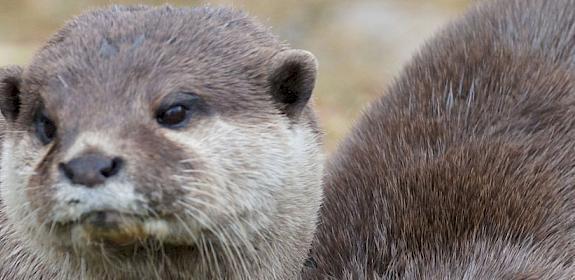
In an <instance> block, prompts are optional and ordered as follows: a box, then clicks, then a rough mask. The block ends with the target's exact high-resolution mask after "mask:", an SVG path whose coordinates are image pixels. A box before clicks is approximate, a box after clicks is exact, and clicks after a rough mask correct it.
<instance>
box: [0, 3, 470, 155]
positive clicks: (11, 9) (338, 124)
mask: <svg viewBox="0 0 575 280" xmlns="http://www.w3.org/2000/svg"><path fill="white" fill-rule="evenodd" d="M163 2H165V1H153V0H150V1H146V0H139V1H131V0H129V1H125V0H119V1H113V2H112V1H109V0H108V1H103V0H0V66H3V65H7V64H25V63H26V62H27V61H29V59H30V57H31V56H32V54H33V52H34V51H35V50H36V48H38V46H39V45H40V44H41V43H42V42H43V41H44V40H46V38H48V36H49V35H50V34H52V33H53V32H54V31H55V30H57V29H58V27H59V26H61V25H62V24H63V22H64V21H65V20H66V19H68V18H70V17H71V16H73V15H75V14H78V13H80V12H82V11H84V10H87V9H91V8H94V7H98V6H104V5H109V4H111V3H123V4H128V3H145V4H161V3H163ZM170 2H171V3H173V4H175V5H200V4H205V3H204V2H203V1H170ZM469 2H470V1H469V0H372V1H368V0H362V1H346V0H308V1H301V0H299V1H298V0H283V1H255V0H253V1H231V0H217V1H210V3H211V4H213V5H228V6H234V7H238V8H242V9H245V10H247V11H248V12H249V13H250V14H252V15H254V16H256V17H257V18H258V19H259V20H260V21H263V22H264V23H265V24H267V25H270V26H272V28H273V30H274V31H275V32H276V33H277V34H279V35H280V37H281V38H282V39H283V40H285V41H287V42H289V43H290V44H291V45H292V46H293V47H295V48H302V49H307V50H310V51H311V52H313V53H314V54H315V55H316V56H317V57H318V60H319V62H320V72H319V79H318V82H317V87H316V91H315V104H316V108H317V110H318V113H319V115H320V118H321V123H322V126H323V128H324V130H325V132H326V149H327V151H331V150H333V148H334V147H335V145H336V143H337V142H338V141H339V140H340V139H341V137H342V136H343V135H344V134H345V133H346V132H347V130H348V129H349V127H350V126H351V125H352V123H353V120H355V119H357V117H358V114H359V113H360V111H361V108H363V107H364V106H365V105H366V103H368V102H369V101H370V100H372V99H374V98H375V97H377V96H378V95H380V94H383V93H384V90H385V87H386V86H387V85H388V84H389V83H390V82H391V81H392V79H393V77H394V76H396V75H397V73H398V72H399V70H400V69H401V66H402V65H403V64H404V63H405V62H406V61H407V60H408V59H409V58H410V56H411V55H412V54H413V53H414V52H415V51H416V50H417V47H418V46H419V45H421V43H422V42H424V41H425V39H426V38H428V37H430V36H431V35H432V34H433V32H435V31H436V30H437V29H438V28H440V27H441V26H442V25H443V24H445V23H446V22H448V21H449V20H451V19H453V18H455V17H457V15H458V14H460V13H461V12H462V11H463V10H464V9H465V8H466V7H467V6H468V4H469Z"/></svg>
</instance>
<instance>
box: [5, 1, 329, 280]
mask: <svg viewBox="0 0 575 280" xmlns="http://www.w3.org/2000/svg"><path fill="white" fill-rule="evenodd" d="M315 71H316V64H315V59H314V58H313V56H311V55H310V54H309V53H307V52H304V51H298V50H289V49H287V48H286V47H285V46H283V45H281V44H280V43H278V42H277V39H276V38H275V37H274V36H272V35H270V34H269V33H268V31H267V30H266V29H264V28H262V27H260V26H259V25H257V24H255V23H254V22H252V21H251V20H250V19H249V18H246V16H245V15H244V14H241V13H238V12H235V11H230V10H226V9H208V8H203V9H172V8H170V7H163V8H146V7H137V8H127V7H114V8H111V9H108V10H102V11H95V12H91V13H89V14H86V15H84V16H81V17H79V18H77V19H76V20H75V21H73V22H71V23H69V24H68V25H66V26H65V27H64V28H63V29H62V31H60V32H59V33H58V34H57V35H56V36H55V37H54V38H53V39H52V40H51V41H50V42H49V43H48V44H47V45H46V46H45V47H44V48H43V49H42V50H41V51H40V52H39V53H38V54H37V55H36V57H35V58H34V60H33V62H32V63H31V65H30V66H28V67H27V68H26V69H22V68H19V67H12V68H6V69H4V70H3V71H2V72H0V94H1V96H2V98H1V100H0V109H1V110H2V113H3V115H4V117H5V119H6V122H7V127H8V129H7V130H6V132H5V136H4V143H3V151H2V152H3V153H2V165H1V175H2V185H1V187H2V200H3V203H4V204H5V205H4V206H3V207H4V208H5V210H4V211H5V212H6V215H7V218H8V220H9V222H10V224H11V226H12V227H14V232H15V235H17V238H19V239H20V240H21V241H22V242H23V243H24V244H28V243H30V245H29V247H30V248H29V249H30V251H31V252H32V253H31V254H33V255H35V256H36V257H38V258H39V259H41V260H44V259H45V260H46V262H48V260H50V261H52V262H55V263H54V265H55V266H56V267H59V268H60V269H62V267H67V268H66V269H67V272H66V273H67V274H66V275H80V274H82V273H84V274H86V273H87V274H88V275H92V276H93V277H127V276H126V275H128V276H130V277H136V276H137V277H149V276H150V275H152V274H153V273H158V272H161V273H168V274H170V273H171V274H172V275H176V276H177V275H180V276H181V275H186V276H190V275H195V276H199V277H202V276H211V277H214V276H219V277H237V278H244V277H260V276H261V277H263V276H268V277H278V278H279V277H287V276H290V275H293V274H294V273H297V270H298V268H299V263H300V262H301V261H302V259H303V258H304V256H305V254H306V251H307V246H308V244H309V242H310V241H311V237H312V234H313V230H314V228H315V226H314V225H315V222H316V215H317V214H316V213H317V210H318V206H319V201H320V197H321V179H320V178H321V172H322V170H321V157H320V152H319V143H318V142H319V140H318V135H317V134H318V133H317V129H316V128H315V122H314V120H313V115H312V113H311V112H310V109H309V107H308V106H307V105H306V104H307V101H308V99H309V97H310V95H311V91H312V89H313V84H314V80H315ZM110 260H112V261H110ZM268 279H269V278H268Z"/></svg>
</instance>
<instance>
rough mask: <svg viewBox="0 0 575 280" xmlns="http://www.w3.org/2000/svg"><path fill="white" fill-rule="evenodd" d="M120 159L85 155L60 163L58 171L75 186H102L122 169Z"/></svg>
mask: <svg viewBox="0 0 575 280" xmlns="http://www.w3.org/2000/svg"><path fill="white" fill-rule="evenodd" d="M122 163H123V161H122V159H121V158H119V157H114V158H111V157H107V156H104V155H100V154H87V155H83V156H80V157H77V158H75V159H73V160H71V161H69V162H68V163H60V170H61V172H62V173H63V174H64V176H66V177H67V178H68V179H70V181H71V182H72V183H74V184H77V185H84V186H86V187H93V186H96V185H101V184H103V183H104V182H105V181H106V179H108V178H110V177H112V176H114V175H116V174H118V172H119V171H120V169H122Z"/></svg>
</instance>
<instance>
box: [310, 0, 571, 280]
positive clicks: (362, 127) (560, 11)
mask: <svg viewBox="0 0 575 280" xmlns="http://www.w3.org/2000/svg"><path fill="white" fill-rule="evenodd" d="M574 19H575V1H572V0H553V1H547V0H501V1H485V3H482V4H481V5H480V6H479V7H478V8H475V9H473V10H471V11H470V12H469V13H468V14H467V15H466V16H465V17H464V18H463V19H461V20H459V21H457V22H456V23H454V24H452V25H451V26H450V27H449V28H447V29H446V30H445V31H443V32H441V33H440V34H438V36H437V37H436V38H434V39H433V40H432V41H431V42H429V43H428V44H426V45H425V46H424V48H423V49H422V51H421V52H420V53H419V54H418V55H417V56H416V57H415V58H414V59H413V61H412V62H411V63H410V64H409V65H408V66H407V68H406V69H405V70H404V72H403V73H402V75H401V77H400V78H399V79H398V81H397V82H396V83H395V84H394V85H393V86H392V87H391V89H390V90H389V92H388V93H387V94H386V95H385V96H383V97H381V98H380V99H379V100H378V101H376V102H375V103H374V104H372V105H371V107H370V108H369V109H368V110H367V111H366V113H365V114H364V116H363V117H362V118H361V120H360V121H359V122H358V124H357V125H356V126H355V128H354V129H353V132H352V133H351V134H350V135H349V136H348V137H347V139H346V140H345V141H344V142H343V144H342V145H341V147H340V149H339V150H338V151H337V153H336V154H335V155H334V156H333V157H332V159H331V160H330V162H329V163H328V165H327V168H326V169H327V175H326V186H325V202H324V206H323V207H322V214H321V222H320V224H319V228H318V232H317V236H316V241H315V243H314V245H313V248H312V254H311V257H312V258H311V259H310V261H309V262H308V264H309V266H308V268H307V269H306V273H305V275H304V276H305V277H304V278H306V279H309V278H311V279H481V280H482V279H573V277H574V276H575V263H574V262H573V259H574V258H575V239H574V236H575V219H574V216H575V173H574V166H575V117H574V116H575V21H574Z"/></svg>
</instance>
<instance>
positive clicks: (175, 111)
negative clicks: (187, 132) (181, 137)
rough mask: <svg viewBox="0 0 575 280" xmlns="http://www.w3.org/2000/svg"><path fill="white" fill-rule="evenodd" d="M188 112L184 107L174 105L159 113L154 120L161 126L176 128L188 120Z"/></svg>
mask: <svg viewBox="0 0 575 280" xmlns="http://www.w3.org/2000/svg"><path fill="white" fill-rule="evenodd" d="M188 112H189V110H188V108H186V106H184V105H174V106H171V107H169V108H167V109H166V110H163V111H160V112H159V114H158V115H157V116H156V120H157V121H158V123H159V124H161V125H163V126H166V127H170V128H177V127H180V126H181V125H183V124H184V123H185V122H186V121H187V120H188Z"/></svg>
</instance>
